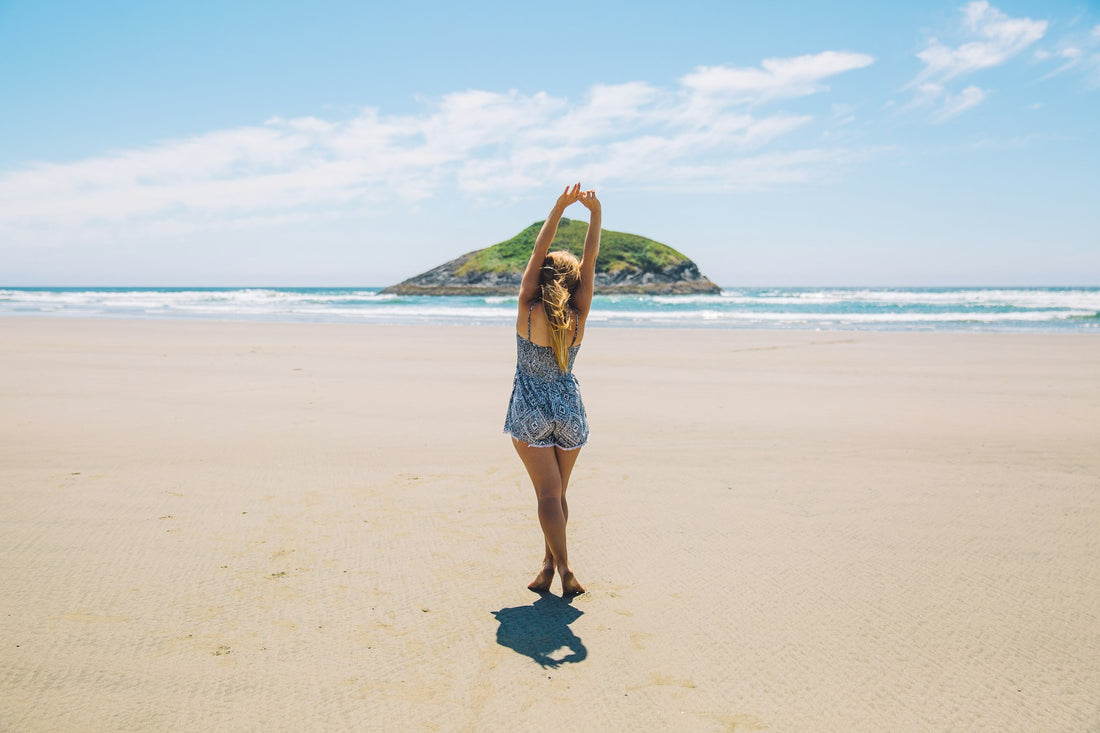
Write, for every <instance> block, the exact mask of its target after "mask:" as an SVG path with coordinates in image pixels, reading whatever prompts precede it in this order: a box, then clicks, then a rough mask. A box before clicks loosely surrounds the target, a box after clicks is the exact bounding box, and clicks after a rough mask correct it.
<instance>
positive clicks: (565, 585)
mask: <svg viewBox="0 0 1100 733" xmlns="http://www.w3.org/2000/svg"><path fill="white" fill-rule="evenodd" d="M581 593H584V586H582V585H581V584H580V583H578V582H577V579H576V578H575V577H573V571H572V570H566V571H565V572H563V573H562V574H561V594H562V595H563V596H577V595H580V594H581Z"/></svg>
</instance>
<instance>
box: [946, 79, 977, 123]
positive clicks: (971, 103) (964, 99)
mask: <svg viewBox="0 0 1100 733" xmlns="http://www.w3.org/2000/svg"><path fill="white" fill-rule="evenodd" d="M988 96H989V92H988V91H986V90H984V89H979V88H978V87H976V86H973V85H971V86H968V87H966V88H965V89H963V90H962V91H961V92H959V93H958V94H948V95H946V96H944V98H943V100H942V104H941V105H940V108H939V110H938V111H937V112H936V114H935V115H934V116H933V120H934V121H935V122H946V121H947V120H949V119H951V118H952V117H955V116H957V115H959V114H961V113H962V112H965V111H966V110H968V109H970V108H971V107H976V106H977V105H979V104H981V103H982V102H983V101H985V98H986V97H988Z"/></svg>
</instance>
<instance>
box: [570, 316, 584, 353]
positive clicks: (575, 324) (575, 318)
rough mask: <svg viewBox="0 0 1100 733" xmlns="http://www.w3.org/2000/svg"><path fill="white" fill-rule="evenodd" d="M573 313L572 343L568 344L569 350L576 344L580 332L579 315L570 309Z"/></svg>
mask: <svg viewBox="0 0 1100 733" xmlns="http://www.w3.org/2000/svg"><path fill="white" fill-rule="evenodd" d="M570 310H571V311H573V343H571V344H569V348H573V344H575V343H577V334H578V333H580V330H581V314H580V313H577V309H576V308H570Z"/></svg>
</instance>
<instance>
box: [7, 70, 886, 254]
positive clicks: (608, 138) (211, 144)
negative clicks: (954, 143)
mask: <svg viewBox="0 0 1100 733" xmlns="http://www.w3.org/2000/svg"><path fill="white" fill-rule="evenodd" d="M871 61H872V59H871V58H870V57H868V56H864V55H862V54H852V53H847V52H825V53H822V54H816V55H812V56H799V57H796V58H792V59H768V60H766V61H764V62H763V63H762V65H761V68H760V69H735V68H728V67H702V68H699V69H696V70H695V71H694V72H692V73H691V74H688V75H687V76H685V77H684V78H683V79H682V80H681V84H680V85H679V86H677V87H673V88H661V87H655V86H653V85H650V84H646V83H644V82H632V83H627V84H614V85H606V84H604V85H596V86H593V87H591V88H590V89H589V90H588V92H587V94H586V96H585V97H584V98H583V99H582V100H580V101H576V102H573V101H570V100H568V99H563V98H557V97H552V96H550V95H548V94H546V93H545V92H539V93H536V94H530V95H525V94H521V93H520V92H517V91H511V92H507V93H496V92H487V91H479V90H469V91H462V92H455V93H453V94H448V95H445V96H443V97H441V98H438V99H436V100H428V101H426V103H425V104H426V109H425V110H424V112H422V113H420V114H408V115H385V114H383V113H382V112H380V111H379V110H377V109H374V108H367V109H364V110H363V111H362V112H361V113H360V114H358V115H357V116H355V117H354V118H352V119H350V120H325V119H320V118H317V117H301V118H295V119H283V118H280V117H273V118H271V119H269V120H267V121H266V122H265V123H264V124H263V125H257V126H251V127H243V128H236V129H228V130H216V131H212V132H208V133H205V134H201V135H196V136H193V137H190V138H185V139H178V140H167V141H164V142H161V143H159V144H157V145H153V146H149V147H142V148H134V149H130V150H122V151H117V152H113V153H109V154H104V155H99V156H95V157H91V158H86V159H83V160H78V161H74V162H71V163H63V164H56V163H51V164H45V163H38V164H30V165H27V166H25V167H23V168H22V169H16V170H10V171H8V172H6V173H0V240H3V241H6V242H8V243H12V242H18V241H23V242H31V241H34V242H38V241H43V240H44V239H45V240H48V239H52V240H54V241H68V240H83V239H87V238H88V237H89V236H93V235H94V234H95V233H96V232H99V233H100V234H102V235H103V236H114V235H119V234H125V235H127V236H134V235H136V234H142V235H144V234H156V233H158V232H173V231H176V232H178V231H196V230H201V229H204V228H205V229H227V228H236V227H241V226H250V225H253V224H257V225H258V224H261V223H263V222H270V221H272V220H273V217H281V218H282V220H284V221H307V220H309V219H310V218H312V217H317V218H322V217H330V216H338V215H339V214H340V213H341V212H345V213H363V212H365V211H367V212H369V211H370V210H372V208H375V207H378V206H382V205H390V204H392V203H393V202H405V203H415V202H417V201H420V200H423V199H427V198H430V197H433V196H436V195H440V194H446V193H448V192H457V193H458V194H460V195H465V196H472V197H485V196H492V197H499V196H503V197H515V196H521V195H524V194H526V193H527V192H530V191H532V190H536V189H539V188H540V187H542V186H544V185H545V184H546V182H547V181H554V180H560V179H569V180H572V179H576V178H580V179H581V180H585V181H590V182H592V183H593V184H595V185H601V186H603V185H608V184H612V185H620V186H641V187H656V188H660V187H662V186H666V187H672V186H675V187H676V188H677V189H678V190H692V189H693V187H698V188H703V189H707V190H714V189H720V188H723V187H725V188H726V189H729V190H742V189H752V188H759V187H764V186H770V185H774V184H780V183H790V182H798V181H806V180H813V179H815V177H819V176H820V175H821V173H822V171H823V170H825V169H826V168H827V167H828V166H826V165H824V163H826V162H827V163H829V164H833V165H835V164H837V163H839V162H843V161H844V160H849V159H851V156H850V154H849V153H848V152H847V151H821V150H814V151H799V150H788V151H773V152H770V153H768V152H766V153H762V152H760V151H761V150H762V149H764V148H766V147H768V146H769V145H773V144H775V143H776V141H778V140H780V139H782V138H784V137H785V136H789V135H791V134H792V133H793V132H794V131H795V130H798V129H800V128H803V127H805V126H807V125H810V124H811V123H812V122H813V121H814V118H813V117H811V116H809V115H791V114H786V113H783V112H778V111H777V112H770V113H760V112H759V111H757V110H758V109H759V107H758V105H759V104H761V103H762V102H763V101H765V100H767V99H776V98H781V97H791V96H797V95H807V94H813V93H816V92H821V91H824V90H825V89H826V88H827V87H825V86H824V85H823V83H822V81H823V80H825V79H827V78H828V77H830V76H834V75H836V74H839V73H842V72H844V71H847V70H851V69H857V68H861V67H863V66H866V65H867V64H869V63H871ZM43 234H48V235H49V236H42V235H43Z"/></svg>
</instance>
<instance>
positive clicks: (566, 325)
mask: <svg viewBox="0 0 1100 733" xmlns="http://www.w3.org/2000/svg"><path fill="white" fill-rule="evenodd" d="M580 281H581V263H580V261H579V260H578V259H577V257H576V256H575V255H574V254H573V253H571V252H566V251H564V250H559V251H557V252H550V253H549V254H547V255H546V259H544V260H543V261H542V269H540V270H539V290H540V292H541V298H542V307H543V309H544V310H545V311H546V322H547V323H548V324H549V325H550V346H551V348H553V349H554V357H555V358H556V359H557V360H558V368H559V369H561V370H562V371H563V372H567V371H569V345H570V341H571V339H570V337H569V332H570V331H571V330H572V326H573V325H574V324H573V321H574V315H573V310H572V309H571V308H570V307H569V303H570V301H571V300H572V298H573V293H574V291H576V289H577V285H579V284H580ZM578 325H579V324H578Z"/></svg>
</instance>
